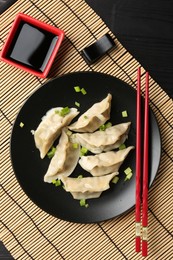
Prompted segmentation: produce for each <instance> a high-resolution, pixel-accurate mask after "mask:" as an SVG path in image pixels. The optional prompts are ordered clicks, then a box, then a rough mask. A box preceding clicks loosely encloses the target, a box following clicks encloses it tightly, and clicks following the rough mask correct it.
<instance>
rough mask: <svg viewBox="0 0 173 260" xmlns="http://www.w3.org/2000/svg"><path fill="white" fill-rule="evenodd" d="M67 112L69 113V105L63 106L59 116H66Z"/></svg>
mask: <svg viewBox="0 0 173 260" xmlns="http://www.w3.org/2000/svg"><path fill="white" fill-rule="evenodd" d="M69 113H70V108H69V107H64V108H62V109H61V111H60V116H66V115H67V114H69Z"/></svg>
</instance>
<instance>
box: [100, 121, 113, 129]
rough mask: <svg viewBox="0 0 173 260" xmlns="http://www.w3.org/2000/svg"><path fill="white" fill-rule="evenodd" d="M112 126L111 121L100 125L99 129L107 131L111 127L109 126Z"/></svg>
mask: <svg viewBox="0 0 173 260" xmlns="http://www.w3.org/2000/svg"><path fill="white" fill-rule="evenodd" d="M111 126H112V123H111V122H107V123H106V124H104V125H101V126H100V127H99V130H100V131H105V130H106V128H109V127H111Z"/></svg>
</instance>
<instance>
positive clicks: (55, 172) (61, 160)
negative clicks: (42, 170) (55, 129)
mask: <svg viewBox="0 0 173 260" xmlns="http://www.w3.org/2000/svg"><path fill="white" fill-rule="evenodd" d="M79 151H80V146H78V147H75V148H74V145H73V143H72V142H71V141H70V137H69V136H68V135H67V133H66V129H63V130H62V135H61V137H60V139H59V144H58V145H57V147H56V151H55V154H54V156H53V158H52V159H51V161H50V164H49V168H48V170H47V172H46V174H45V176H44V181H45V182H52V181H53V180H56V179H61V177H62V176H69V175H70V174H71V173H72V172H73V170H74V169H75V167H76V165H77V162H78V159H79Z"/></svg>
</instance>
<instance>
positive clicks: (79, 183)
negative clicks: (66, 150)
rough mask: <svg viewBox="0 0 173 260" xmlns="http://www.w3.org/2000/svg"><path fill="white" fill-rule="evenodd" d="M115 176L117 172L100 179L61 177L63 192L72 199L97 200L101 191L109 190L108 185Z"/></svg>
mask: <svg viewBox="0 0 173 260" xmlns="http://www.w3.org/2000/svg"><path fill="white" fill-rule="evenodd" d="M116 175H118V172H113V173H111V174H108V175H106V176H101V177H83V178H71V177H62V182H63V184H64V186H65V190H66V191H67V192H70V193H71V194H72V196H73V198H74V199H89V198H90V199H91V198H98V197H99V196H100V195H101V193H102V192H103V191H105V190H107V189H109V187H110V186H109V183H110V181H111V180H112V179H113V178H114V176H116Z"/></svg>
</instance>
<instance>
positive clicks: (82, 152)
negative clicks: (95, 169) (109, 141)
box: [80, 147, 88, 156]
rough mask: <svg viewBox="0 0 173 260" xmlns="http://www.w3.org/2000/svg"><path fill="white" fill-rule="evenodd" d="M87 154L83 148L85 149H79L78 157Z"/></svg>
mask: <svg viewBox="0 0 173 260" xmlns="http://www.w3.org/2000/svg"><path fill="white" fill-rule="evenodd" d="M87 152H88V149H87V148H85V147H82V148H81V149H80V156H84V155H86V154H87Z"/></svg>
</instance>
